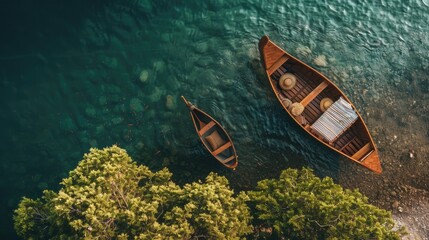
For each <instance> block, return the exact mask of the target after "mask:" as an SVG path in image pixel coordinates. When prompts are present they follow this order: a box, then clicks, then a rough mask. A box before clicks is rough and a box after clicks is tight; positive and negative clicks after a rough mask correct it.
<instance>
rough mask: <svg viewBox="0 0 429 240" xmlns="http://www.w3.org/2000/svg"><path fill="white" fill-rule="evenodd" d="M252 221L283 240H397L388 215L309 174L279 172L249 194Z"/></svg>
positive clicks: (356, 194) (329, 181)
mask: <svg viewBox="0 0 429 240" xmlns="http://www.w3.org/2000/svg"><path fill="white" fill-rule="evenodd" d="M248 195H249V196H250V198H251V202H252V205H253V207H254V209H255V213H254V216H255V220H256V221H257V222H258V224H261V225H262V226H265V227H272V228H273V229H274V234H275V235H277V236H279V237H286V239H399V238H400V237H399V236H400V234H402V233H403V229H400V230H397V231H396V230H394V226H395V225H394V222H393V219H392V218H391V215H390V213H389V212H387V211H385V210H382V209H379V208H377V207H376V206H374V205H371V204H369V203H368V199H367V198H366V197H365V196H363V195H362V194H361V193H359V192H358V191H357V190H355V191H350V190H347V189H343V188H342V187H341V186H340V185H337V184H335V183H334V182H333V180H332V179H331V178H329V177H326V178H323V179H320V178H318V177H316V176H315V175H314V174H313V172H312V171H311V170H310V169H305V168H304V169H302V170H301V171H298V170H295V169H288V170H284V171H283V172H282V173H281V175H280V177H279V179H266V180H262V181H260V182H259V183H258V185H257V187H256V190H255V191H251V192H248Z"/></svg>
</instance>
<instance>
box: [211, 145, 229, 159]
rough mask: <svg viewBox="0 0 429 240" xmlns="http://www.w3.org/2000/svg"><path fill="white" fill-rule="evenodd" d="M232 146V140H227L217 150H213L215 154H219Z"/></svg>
mask: <svg viewBox="0 0 429 240" xmlns="http://www.w3.org/2000/svg"><path fill="white" fill-rule="evenodd" d="M231 146H232V143H231V142H227V143H225V144H224V145H222V146H221V147H219V148H218V149H216V150H215V151H213V155H215V156H217V155H219V154H220V153H221V152H223V151H225V150H226V149H227V148H229V147H231Z"/></svg>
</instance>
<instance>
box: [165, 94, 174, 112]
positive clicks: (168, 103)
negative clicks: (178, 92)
mask: <svg viewBox="0 0 429 240" xmlns="http://www.w3.org/2000/svg"><path fill="white" fill-rule="evenodd" d="M165 107H166V108H167V109H168V110H174V109H175V108H176V101H175V99H174V97H173V96H171V95H167V97H166V101H165Z"/></svg>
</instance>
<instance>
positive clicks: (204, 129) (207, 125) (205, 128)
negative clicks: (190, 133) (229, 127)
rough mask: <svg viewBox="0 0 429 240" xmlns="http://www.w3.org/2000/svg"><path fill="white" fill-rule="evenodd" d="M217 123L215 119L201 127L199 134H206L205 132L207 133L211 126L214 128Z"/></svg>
mask: <svg viewBox="0 0 429 240" xmlns="http://www.w3.org/2000/svg"><path fill="white" fill-rule="evenodd" d="M215 125H216V123H215V122H214V121H210V122H209V123H207V124H206V125H205V126H204V127H203V128H201V129H200V131H198V134H199V135H200V136H202V135H204V133H206V132H207V131H208V130H210V128H212V127H213V126H215Z"/></svg>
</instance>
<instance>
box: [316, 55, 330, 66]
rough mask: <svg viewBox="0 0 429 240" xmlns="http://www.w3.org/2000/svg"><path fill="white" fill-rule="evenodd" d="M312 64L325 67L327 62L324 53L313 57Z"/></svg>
mask: <svg viewBox="0 0 429 240" xmlns="http://www.w3.org/2000/svg"><path fill="white" fill-rule="evenodd" d="M314 64H316V65H317V66H319V67H327V66H328V62H327V61H326V56H325V55H319V56H317V57H316V58H315V59H314Z"/></svg>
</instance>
